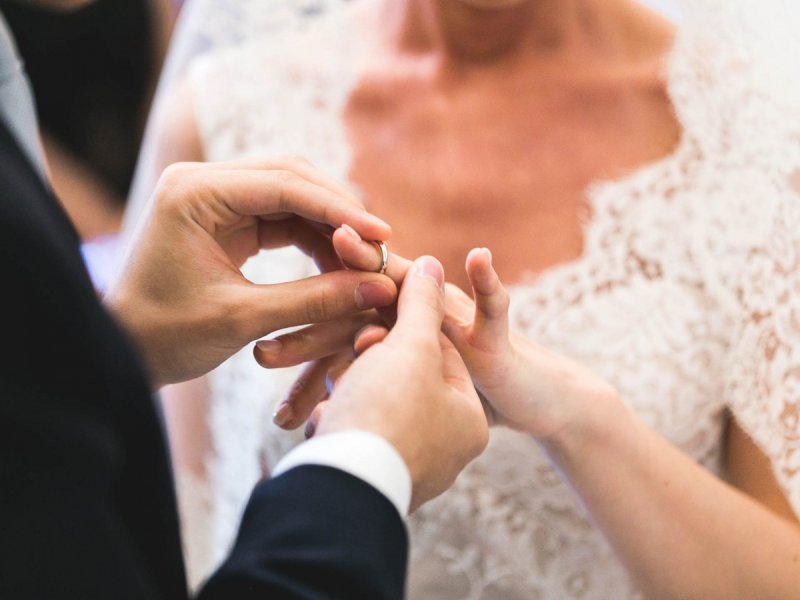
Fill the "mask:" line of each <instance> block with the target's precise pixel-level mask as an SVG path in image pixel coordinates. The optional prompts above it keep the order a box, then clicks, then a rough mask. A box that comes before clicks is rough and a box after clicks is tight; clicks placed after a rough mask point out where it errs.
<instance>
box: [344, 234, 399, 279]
mask: <svg viewBox="0 0 800 600" xmlns="http://www.w3.org/2000/svg"><path fill="white" fill-rule="evenodd" d="M332 242H333V248H334V250H335V252H336V254H337V255H338V256H339V258H340V259H341V260H342V262H344V264H346V265H347V266H348V267H350V268H351V269H358V270H361V271H375V272H377V271H379V270H380V268H381V265H382V261H381V252H380V249H379V248H378V246H377V245H376V244H374V243H372V242H368V241H365V240H363V239H361V236H359V235H358V232H357V231H356V230H355V229H353V228H352V227H350V226H349V225H343V226H342V227H340V228H338V229H337V230H336V231H334V232H333V238H332ZM411 264H412V263H411V261H410V260H408V259H406V258H403V257H402V256H399V255H397V254H393V253H391V252H390V253H389V261H388V262H387V263H386V271H385V274H386V276H387V277H389V278H390V279H391V280H392V281H394V282H395V283H396V284H398V285H400V284H401V283H402V281H403V279H404V278H405V276H406V273H408V269H409V268H411Z"/></svg>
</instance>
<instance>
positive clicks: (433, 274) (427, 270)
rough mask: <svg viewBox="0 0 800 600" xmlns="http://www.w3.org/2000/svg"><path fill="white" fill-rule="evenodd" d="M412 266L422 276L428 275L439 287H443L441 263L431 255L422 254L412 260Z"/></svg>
mask: <svg viewBox="0 0 800 600" xmlns="http://www.w3.org/2000/svg"><path fill="white" fill-rule="evenodd" d="M414 268H415V269H416V271H417V273H418V274H420V275H422V276H423V277H430V278H431V279H433V280H434V281H435V282H436V283H437V284H438V285H439V287H441V288H444V269H443V268H442V264H441V263H440V262H439V261H438V260H436V259H435V258H433V257H432V256H423V257H421V258H418V259H417V260H415V261H414Z"/></svg>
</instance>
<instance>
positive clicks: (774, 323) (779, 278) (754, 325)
mask: <svg viewBox="0 0 800 600" xmlns="http://www.w3.org/2000/svg"><path fill="white" fill-rule="evenodd" d="M798 174H800V171H798V172H797V173H794V174H792V175H790V185H789V186H788V188H785V189H784V190H783V191H784V193H783V199H782V201H781V202H777V203H776V204H775V205H773V208H767V210H768V216H767V217H766V218H768V219H769V220H770V222H769V225H768V227H766V229H765V232H766V235H765V236H764V238H763V242H762V243H760V244H757V245H753V246H752V247H750V248H747V249H746V251H745V252H744V253H743V256H742V257H741V258H742V260H741V263H740V264H741V265H742V268H741V273H740V274H739V275H740V276H739V277H738V278H737V279H738V283H737V284H736V285H734V286H732V287H733V289H732V290H731V294H730V297H731V298H732V301H733V304H734V307H735V311H736V312H735V314H736V317H735V318H734V320H733V321H734V326H733V328H732V337H731V339H730V354H729V361H728V363H727V364H726V382H725V383H726V385H725V392H726V399H727V401H728V403H729V407H730V410H731V412H732V413H733V415H734V416H735V418H736V420H737V422H738V423H739V425H740V426H741V427H742V429H744V430H745V431H746V432H747V433H748V434H749V435H750V436H751V437H752V438H753V440H754V441H755V442H756V443H757V444H758V446H759V447H760V448H761V449H762V451H763V452H764V453H765V454H766V455H767V456H768V458H769V459H770V461H771V463H772V467H773V470H774V473H775V476H776V478H777V481H778V483H779V484H780V485H781V487H782V488H783V490H784V492H785V494H786V496H787V499H788V500H789V502H790V504H791V506H792V508H793V509H794V511H795V513H796V514H797V515H800V190H797V189H796V188H795V187H794V186H797V185H798V183H800V182H798V181H795V180H794V178H795V177H797V176H798ZM721 260H724V257H721Z"/></svg>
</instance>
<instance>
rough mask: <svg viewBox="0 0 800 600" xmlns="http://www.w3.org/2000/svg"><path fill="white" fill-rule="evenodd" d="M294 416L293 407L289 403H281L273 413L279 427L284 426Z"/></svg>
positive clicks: (274, 420)
mask: <svg viewBox="0 0 800 600" xmlns="http://www.w3.org/2000/svg"><path fill="white" fill-rule="evenodd" d="M291 418H292V407H291V406H289V405H288V404H281V405H280V406H279V407H278V410H276V411H275V414H274V415H272V422H273V423H275V425H277V426H278V427H283V426H284V425H286V424H287V423H288V422H289V419H291Z"/></svg>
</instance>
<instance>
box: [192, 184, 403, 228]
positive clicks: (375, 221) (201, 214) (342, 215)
mask: <svg viewBox="0 0 800 600" xmlns="http://www.w3.org/2000/svg"><path fill="white" fill-rule="evenodd" d="M194 177H196V178H197V179H196V181H194V184H195V185H196V186H197V188H198V189H203V190H206V194H204V195H203V196H204V198H202V199H201V202H202V203H203V205H204V206H198V207H195V209H196V210H197V212H198V218H197V220H198V223H200V224H201V225H203V226H205V227H213V226H214V225H216V222H212V223H210V224H209V223H205V222H203V221H204V219H207V218H208V214H209V208H208V206H207V198H208V197H211V198H215V199H218V200H219V201H221V203H222V206H221V207H219V208H220V214H216V213H214V215H213V216H212V220H214V221H216V220H220V221H221V224H225V222H226V219H227V220H233V217H241V216H254V217H267V218H269V217H270V216H272V217H274V216H276V215H278V216H282V215H284V214H294V215H298V216H301V217H304V218H306V219H310V220H312V221H317V222H318V223H325V224H327V225H330V226H332V227H341V226H342V225H344V224H345V223H347V224H349V225H350V226H351V227H353V229H355V230H356V231H358V233H359V235H361V236H362V237H364V238H365V239H380V240H385V239H389V238H390V237H391V234H392V231H391V228H390V227H389V225H387V224H386V223H384V222H383V221H382V220H381V219H379V218H378V217H376V216H374V215H372V214H370V213H368V212H367V211H366V210H365V209H364V208H363V207H361V206H358V205H354V204H353V203H351V202H350V201H349V200H347V199H345V198H343V196H342V195H341V194H337V193H335V192H332V191H331V190H329V189H327V188H325V187H323V186H320V185H317V184H315V183H312V182H310V181H308V180H307V179H304V178H303V177H301V176H300V175H298V174H296V173H294V172H293V171H289V170H285V171H281V170H272V171H268V170H264V171H261V170H235V169H229V170H203V171H196V172H195V175H194ZM184 185H185V182H184ZM226 209H227V210H230V211H231V213H232V214H230V215H226V214H225V210H226Z"/></svg>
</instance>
